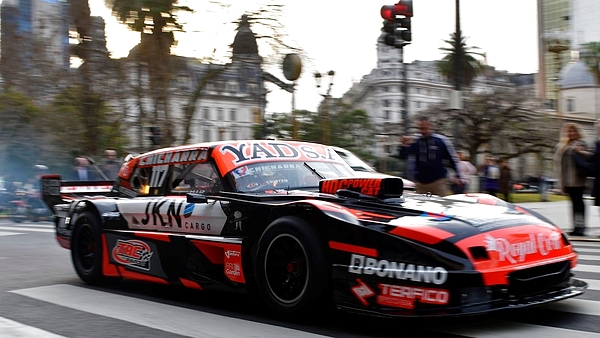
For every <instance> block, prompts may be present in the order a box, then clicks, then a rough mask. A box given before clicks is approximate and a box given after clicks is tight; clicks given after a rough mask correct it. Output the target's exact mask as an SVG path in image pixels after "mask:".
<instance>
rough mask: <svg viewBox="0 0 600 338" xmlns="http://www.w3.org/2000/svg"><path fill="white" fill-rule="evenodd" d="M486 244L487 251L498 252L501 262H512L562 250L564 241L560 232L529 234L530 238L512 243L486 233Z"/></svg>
mask: <svg viewBox="0 0 600 338" xmlns="http://www.w3.org/2000/svg"><path fill="white" fill-rule="evenodd" d="M484 241H485V246H486V249H487V251H491V252H496V253H498V260H500V262H504V261H507V262H509V263H511V264H515V263H520V262H524V261H525V259H526V258H527V256H529V255H533V254H538V255H541V256H547V255H548V254H550V252H551V251H554V250H560V249H561V248H562V242H561V238H560V235H559V234H558V233H552V234H550V235H545V234H542V233H540V234H537V235H535V234H529V237H528V239H526V240H523V241H520V242H514V243H511V242H510V241H509V240H508V239H506V238H502V237H497V238H495V237H492V236H490V235H489V234H486V235H485V239H484Z"/></svg>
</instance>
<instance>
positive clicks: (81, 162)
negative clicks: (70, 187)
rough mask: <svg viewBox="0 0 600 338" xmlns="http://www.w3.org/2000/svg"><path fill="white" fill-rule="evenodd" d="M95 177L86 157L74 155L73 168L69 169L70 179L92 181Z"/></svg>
mask: <svg viewBox="0 0 600 338" xmlns="http://www.w3.org/2000/svg"><path fill="white" fill-rule="evenodd" d="M95 179H96V175H95V174H94V172H93V170H92V167H91V165H90V161H89V160H88V158H87V157H76V158H75V162H74V166H73V169H72V171H71V180H74V181H93V180H95Z"/></svg>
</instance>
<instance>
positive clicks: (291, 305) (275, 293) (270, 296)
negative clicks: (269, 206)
mask: <svg viewBox="0 0 600 338" xmlns="http://www.w3.org/2000/svg"><path fill="white" fill-rule="evenodd" d="M254 269H255V274H256V280H257V284H258V288H259V290H260V294H261V295H262V297H263V299H264V300H265V302H266V303H267V305H269V306H270V307H271V308H272V309H273V310H275V312H277V313H285V314H289V313H298V312H305V311H306V310H309V309H312V308H315V306H316V305H320V304H321V303H322V301H323V300H324V299H326V298H324V297H323V295H324V294H325V293H326V292H327V291H328V290H329V289H328V281H329V273H328V264H327V263H326V255H325V250H324V248H323V244H322V241H321V239H320V238H319V236H318V235H317V233H316V232H315V230H314V229H313V228H312V227H311V226H310V224H307V223H306V222H304V221H303V220H301V219H299V218H296V217H282V218H279V219H277V220H275V221H274V222H273V223H271V224H270V225H269V226H268V227H267V229H266V230H265V232H264V233H263V234H262V236H261V238H260V240H259V243H258V248H257V251H256V257H255V261H254Z"/></svg>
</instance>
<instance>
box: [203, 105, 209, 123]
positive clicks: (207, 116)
mask: <svg viewBox="0 0 600 338" xmlns="http://www.w3.org/2000/svg"><path fill="white" fill-rule="evenodd" d="M202 115H203V116H204V120H206V121H208V120H210V109H208V108H204V109H202Z"/></svg>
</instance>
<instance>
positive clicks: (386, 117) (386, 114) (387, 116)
mask: <svg viewBox="0 0 600 338" xmlns="http://www.w3.org/2000/svg"><path fill="white" fill-rule="evenodd" d="M383 118H384V119H386V120H389V119H390V111H389V110H384V111H383Z"/></svg>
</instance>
